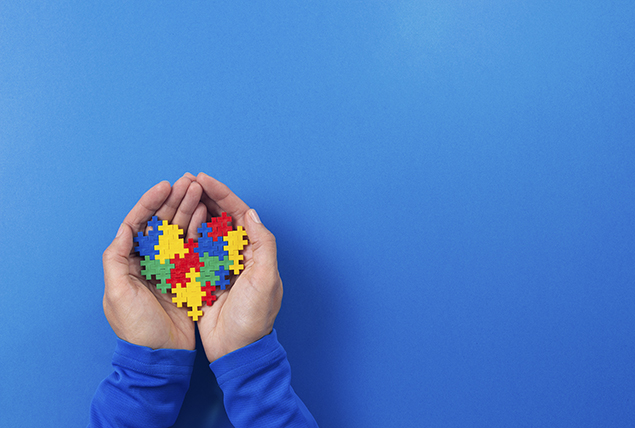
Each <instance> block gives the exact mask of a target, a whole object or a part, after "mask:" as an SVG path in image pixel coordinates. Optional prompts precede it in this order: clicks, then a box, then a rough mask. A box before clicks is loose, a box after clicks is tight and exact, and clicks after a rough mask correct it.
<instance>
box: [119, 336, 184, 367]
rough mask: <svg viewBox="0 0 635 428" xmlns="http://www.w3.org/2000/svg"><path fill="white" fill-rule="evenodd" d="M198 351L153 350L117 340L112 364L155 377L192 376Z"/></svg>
mask: <svg viewBox="0 0 635 428" xmlns="http://www.w3.org/2000/svg"><path fill="white" fill-rule="evenodd" d="M195 357H196V351H195V350H194V351H189V350H187V349H152V348H148V347H146V346H139V345H135V344H132V343H129V342H126V341H125V340H122V339H119V338H117V346H116V348H115V354H114V356H113V359H112V362H113V364H116V365H118V366H121V367H126V368H128V369H131V370H134V371H136V372H139V373H145V374H153V375H190V374H191V373H192V369H193V367H194V358H195Z"/></svg>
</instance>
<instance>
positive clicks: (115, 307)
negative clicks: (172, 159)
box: [103, 174, 205, 350]
mask: <svg viewBox="0 0 635 428" xmlns="http://www.w3.org/2000/svg"><path fill="white" fill-rule="evenodd" d="M195 180H196V178H195V177H194V176H193V175H192V174H185V175H184V176H183V177H182V178H180V179H179V180H177V181H176V183H174V186H173V187H170V183H168V182H167V181H163V182H161V183H159V184H157V185H156V186H154V187H153V188H151V189H150V190H148V191H147V192H146V193H145V194H144V195H143V196H142V197H141V199H140V200H139V202H138V203H137V204H136V205H135V206H134V208H133V209H132V210H131V211H130V213H129V214H128V215H127V216H126V218H125V219H124V221H123V223H122V224H121V227H120V228H119V231H118V232H117V236H116V237H115V239H114V241H113V242H112V244H110V246H109V247H108V248H107V249H106V251H104V255H103V263H104V281H105V290H104V301H103V304H104V313H105V314H106V318H107V319H108V322H109V323H110V326H111V327H112V329H113V330H114V332H115V334H116V335H117V336H118V337H119V338H120V339H123V340H125V341H127V342H130V343H133V344H135V345H140V346H147V347H149V348H152V349H158V348H172V349H190V350H192V349H194V347H195V344H196V342H195V336H194V322H193V321H192V319H191V318H190V317H188V315H187V311H186V310H183V309H182V308H178V307H177V306H176V305H175V304H174V303H172V294H171V293H165V294H162V293H161V291H160V290H157V288H156V286H155V285H154V284H153V283H152V282H150V281H148V280H146V279H145V277H144V276H143V275H142V274H141V266H140V264H139V261H140V257H139V256H138V255H136V253H135V251H134V248H133V238H134V237H135V236H136V235H137V232H140V231H145V230H146V223H147V221H148V220H150V218H151V217H152V216H153V215H156V216H157V217H158V218H159V220H168V221H169V222H170V223H171V224H176V225H178V226H179V227H180V228H181V229H183V232H184V236H185V238H186V239H187V238H196V237H197V236H198V235H197V230H196V227H192V228H188V226H189V224H190V221H191V220H192V216H193V214H194V212H195V211H198V212H200V211H201V210H205V207H204V206H202V204H201V203H200V200H201V195H202V193H203V190H202V188H201V186H200V185H199V184H198V183H197V182H196V181H195ZM199 204H200V205H201V207H200V208H199V210H197V207H199ZM195 217H197V218H198V216H195ZM193 224H194V225H195V224H196V223H193ZM199 224H200V223H199Z"/></svg>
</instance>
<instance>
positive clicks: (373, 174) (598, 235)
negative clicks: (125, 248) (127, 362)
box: [0, 0, 635, 427]
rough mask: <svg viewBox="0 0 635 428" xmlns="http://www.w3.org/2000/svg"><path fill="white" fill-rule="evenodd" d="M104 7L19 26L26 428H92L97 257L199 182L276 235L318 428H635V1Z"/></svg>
mask: <svg viewBox="0 0 635 428" xmlns="http://www.w3.org/2000/svg"><path fill="white" fill-rule="evenodd" d="M88 3H92V2H82V1H3V2H0V218H1V219H2V221H3V228H2V232H1V233H0V244H1V245H0V260H1V261H2V275H1V279H0V281H1V283H0V325H2V328H1V329H0V363H1V366H2V370H0V425H1V426H2V427H13V426H22V427H36V426H37V427H40V426H85V425H86V423H87V422H88V409H89V405H90V400H91V397H92V394H93V393H94V391H95V389H96V388H97V385H98V384H99V382H100V381H101V380H102V379H103V378H104V377H105V376H107V375H108V373H109V372H110V371H111V366H110V359H111V356H112V352H113V350H114V345H115V336H114V333H112V330H111V329H110V327H109V325H108V323H107V321H106V319H105V317H104V315H103V311H102V303H101V299H102V295H103V278H102V267H101V254H102V252H103V250H104V249H105V248H106V246H107V245H108V244H109V242H110V241H111V240H112V238H113V237H114V235H115V233H116V231H117V228H118V227H119V224H120V222H121V220H122V219H123V217H124V216H125V215H126V213H127V212H128V210H129V209H130V208H131V207H132V206H133V205H134V204H135V202H136V201H137V200H138V198H139V197H140V196H141V195H142V194H143V193H144V192H145V191H146V190H147V189H148V188H150V187H151V186H152V185H154V184H155V183H157V182H159V181H160V180H163V179H167V180H170V182H172V183H173V182H174V181H175V180H176V179H177V178H178V177H180V176H181V175H182V174H183V173H184V172H186V171H190V172H192V173H195V174H196V173H198V172H199V171H205V172H207V173H209V174H210V175H212V176H214V177H216V178H218V179H219V180H221V181H223V182H225V183H226V184H228V185H229V186H230V187H231V188H232V190H234V191H235V192H236V193H237V194H238V195H239V196H240V197H241V198H242V199H243V200H245V201H246V202H247V203H248V204H249V205H250V206H252V207H254V208H256V209H257V210H258V212H259V214H260V216H261V218H262V220H263V222H264V224H265V225H266V226H268V227H269V228H270V229H271V230H272V231H273V232H274V234H275V235H276V237H277V239H278V245H279V264H280V270H281V275H282V278H283V281H284V285H285V297H284V300H283V307H282V310H281V312H280V315H279V316H278V319H277V322H276V328H277V330H278V333H279V337H280V340H281V342H282V344H283V345H284V346H285V348H286V350H287V352H288V354H289V360H290V362H291V365H292V369H293V386H294V388H295V389H296V391H297V392H298V394H299V395H300V396H301V398H302V399H303V400H304V401H305V403H306V404H307V406H308V407H309V409H310V410H311V411H312V413H313V414H314V415H315V417H316V419H317V421H318V423H319V424H320V425H321V426H322V427H371V426H378V427H380V426H399V427H415V426H417V427H418V426H430V427H464V426H473V427H491V426H501V427H503V426H504V427H515V426H519V427H525V426H527V427H529V426H633V425H635V364H634V357H635V345H634V343H633V331H634V323H635V290H634V285H635V250H634V249H635V227H634V224H635V221H634V220H635V54H634V52H635V3H633V2H632V1H630V0H629V1H599V0H598V1H558V2H553V1H534V2H529V1H519V2H507V1H497V0H494V1H491V0H487V1H485V0H483V1H476V0H475V1H461V2H458V1H456V2H454V1H450V2H448V1H441V0H438V1H437V0H432V1H426V2H423V1H421V2H415V1H390V2H381V1H366V2H357V1H355V2H353V1H346V2H342V1H322V2H314V1H306V2H299V1H276V2H274V1H260V2H241V1H239V2H228V3H230V4H229V5H228V4H222V3H221V2H203V1H198V2H196V1H193V2H167V1H166V2H152V3H151V2H134V4H132V3H133V2H124V1H111V2H103V3H107V4H98V5H94V4H88ZM199 357H201V358H199V360H198V361H197V366H196V371H195V376H194V378H193V381H192V388H191V389H190V392H189V393H188V396H187V397H186V402H185V404H184V407H183V409H182V412H181V415H180V417H179V421H178V423H177V426H189V427H198V426H212V425H211V423H212V421H216V422H217V423H218V425H216V426H226V419H225V418H226V417H225V415H224V411H223V409H222V405H220V404H219V402H218V398H219V396H220V395H219V394H220V393H219V391H218V389H217V387H216V386H215V385H214V379H213V377H212V376H211V373H210V372H209V370H208V369H207V367H206V361H205V360H204V356H203V353H202V352H199ZM224 421H225V422H224Z"/></svg>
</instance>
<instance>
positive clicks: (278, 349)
mask: <svg viewBox="0 0 635 428" xmlns="http://www.w3.org/2000/svg"><path fill="white" fill-rule="evenodd" d="M286 356H287V354H286V352H285V350H284V348H283V347H282V345H280V343H279V342H278V335H277V334H276V330H275V329H274V330H273V331H272V332H271V333H270V334H268V335H266V336H264V337H263V338H262V339H260V340H257V341H256V342H254V343H252V344H251V345H247V346H245V347H243V348H240V349H237V350H235V351H234V352H230V353H229V354H227V355H224V356H222V357H221V358H219V359H218V360H216V361H214V362H212V363H211V364H210V365H209V367H210V369H212V371H213V372H214V375H215V376H216V380H217V381H218V384H219V385H222V384H223V383H224V382H227V381H229V380H231V379H234V378H236V377H240V376H245V375H250V374H251V373H254V372H255V371H257V370H258V369H260V368H262V367H267V366H270V365H271V364H272V362H274V361H279V360H280V359H284V358H286ZM254 357H255V358H254Z"/></svg>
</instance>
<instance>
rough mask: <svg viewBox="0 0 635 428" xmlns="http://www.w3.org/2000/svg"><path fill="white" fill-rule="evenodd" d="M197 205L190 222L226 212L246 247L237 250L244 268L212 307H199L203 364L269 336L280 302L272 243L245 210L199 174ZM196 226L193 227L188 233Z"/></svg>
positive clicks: (222, 187) (231, 195)
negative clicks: (242, 233) (245, 238)
mask: <svg viewBox="0 0 635 428" xmlns="http://www.w3.org/2000/svg"><path fill="white" fill-rule="evenodd" d="M196 181H197V182H198V183H199V184H200V185H201V187H202V188H203V195H202V199H201V201H202V204H199V207H198V208H197V209H196V213H195V214H194V216H193V218H192V221H193V222H194V220H196V221H198V220H200V222H198V224H199V225H200V223H202V222H203V221H204V220H205V218H206V215H207V212H209V213H210V214H211V215H212V216H218V215H220V214H221V213H222V212H227V214H228V215H230V216H232V218H233V222H232V224H233V225H234V226H243V227H244V228H245V230H246V231H247V235H248V238H249V244H248V245H247V247H245V249H244V250H243V256H244V265H245V269H244V270H243V271H242V272H241V273H240V275H239V276H238V277H237V279H236V281H235V282H234V284H233V285H232V286H231V287H229V288H228V289H226V290H223V291H221V292H220V293H219V294H218V300H216V301H215V302H214V304H213V305H212V306H203V316H202V317H200V318H199V320H198V330H199V333H200V335H201V341H202V342H203V347H204V348H205V354H206V356H207V359H208V360H209V362H210V363H211V362H213V361H215V360H217V359H218V358H220V357H222V356H223V355H226V354H229V353H230V352H232V351H235V350H237V349H239V348H242V347H244V346H247V345H249V344H251V343H253V342H255V341H257V340H259V339H260V338H262V337H264V336H266V335H267V334H269V333H271V331H272V330H273V322H274V321H275V319H276V316H277V315H278V311H279V310H280V304H281V302H282V280H281V279H280V275H279V274H278V260H277V256H276V240H275V238H274V236H273V235H272V234H271V232H269V231H268V230H267V228H265V226H263V224H262V223H260V220H259V219H258V215H257V214H256V211H254V210H250V209H249V207H248V206H247V204H245V203H244V202H243V201H241V200H240V199H239V198H238V196H236V195H235V194H234V193H233V192H232V191H231V190H229V189H228V188H227V186H225V185H224V184H222V183H220V182H218V181H217V180H215V179H213V178H211V177H210V176H208V175H206V174H204V173H200V174H199V175H198V176H197V177H196ZM195 224H197V223H193V224H192V226H190V229H192V228H193V227H194V225H195Z"/></svg>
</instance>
